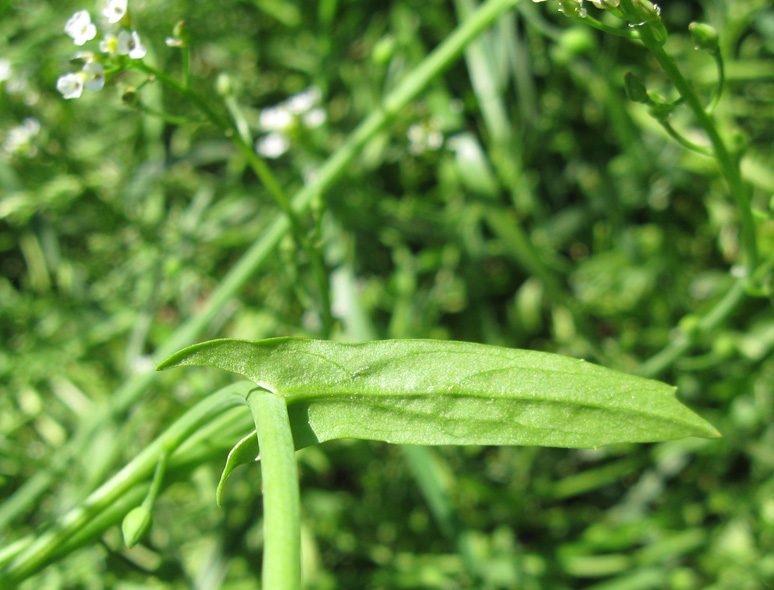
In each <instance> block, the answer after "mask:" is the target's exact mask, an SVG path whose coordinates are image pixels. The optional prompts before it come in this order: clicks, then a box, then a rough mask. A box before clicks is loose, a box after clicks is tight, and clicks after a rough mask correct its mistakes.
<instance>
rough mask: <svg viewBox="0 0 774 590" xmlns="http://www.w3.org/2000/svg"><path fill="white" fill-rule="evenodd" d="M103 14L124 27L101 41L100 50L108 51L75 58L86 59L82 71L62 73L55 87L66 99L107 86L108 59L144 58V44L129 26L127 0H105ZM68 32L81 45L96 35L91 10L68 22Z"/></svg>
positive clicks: (115, 23)
mask: <svg viewBox="0 0 774 590" xmlns="http://www.w3.org/2000/svg"><path fill="white" fill-rule="evenodd" d="M102 16H103V17H104V18H105V20H106V21H107V22H108V24H109V25H119V26H120V27H121V29H120V30H119V31H118V34H117V35H116V34H115V33H113V32H108V33H107V34H106V35H105V36H104V37H103V38H102V39H101V40H100V42H99V50H100V51H101V52H102V53H103V54H105V55H103V56H96V55H94V54H93V53H90V52H84V53H80V54H78V55H76V57H79V58H84V59H85V60H86V63H85V64H84V66H83V69H82V70H81V71H80V72H70V73H69V74H65V75H64V76H60V77H59V79H58V80H57V81H56V88H57V90H59V92H61V93H62V96H64V97H65V98H78V97H80V96H81V94H83V90H84V88H85V89H86V90H91V91H96V90H100V89H101V88H102V87H103V86H104V85H105V66H104V62H106V60H107V59H110V58H115V57H116V56H128V57H129V58H130V59H142V58H143V57H145V47H144V46H143V44H142V42H141V41H140V36H139V35H138V34H137V31H133V30H130V29H129V25H130V19H129V11H128V8H127V0H103V8H102ZM64 30H65V33H67V34H68V35H70V37H72V39H73V42H74V43H75V44H76V45H77V46H79V47H81V46H83V45H85V44H86V43H87V42H88V41H91V40H92V39H94V38H95V37H97V26H96V25H95V24H94V23H93V22H91V15H90V14H89V11H88V10H79V11H78V12H76V13H75V14H73V15H72V16H71V17H70V19H69V20H68V21H67V24H66V25H65V28H64Z"/></svg>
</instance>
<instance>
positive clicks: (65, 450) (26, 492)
mask: <svg viewBox="0 0 774 590" xmlns="http://www.w3.org/2000/svg"><path fill="white" fill-rule="evenodd" d="M518 1H519V0H488V2H486V3H485V4H483V5H482V6H481V7H480V8H479V9H478V10H476V12H475V13H474V14H472V15H471V16H470V18H468V19H467V20H466V21H465V22H464V23H462V24H461V25H460V26H459V27H457V29H455V30H454V32H453V33H452V34H451V35H449V36H448V37H447V38H446V39H445V40H444V41H443V43H441V44H440V45H439V46H438V47H437V48H436V49H435V50H434V51H433V52H432V53H431V54H430V55H428V56H427V58H425V60H424V61H423V62H422V63H420V64H419V65H418V66H417V67H416V69H414V71H413V72H411V73H410V74H409V75H408V76H406V78H405V79H404V80H403V81H402V82H401V84H400V85H399V86H398V87H397V88H396V89H395V90H394V91H393V92H391V93H390V94H389V95H388V96H387V97H386V98H385V100H384V103H383V106H382V108H381V109H377V110H375V111H373V112H372V113H371V114H370V115H369V116H368V117H367V118H366V119H365V120H364V121H363V122H362V123H361V124H360V125H359V126H358V127H357V128H356V129H355V130H354V131H353V132H352V134H351V135H350V136H349V137H348V138H347V140H346V141H345V142H344V144H343V145H342V146H341V147H340V148H339V149H338V150H337V151H336V152H335V153H334V154H332V155H331V156H330V157H329V158H328V159H327V160H326V161H325V163H324V164H323V165H322V166H321V167H320V169H319V170H318V172H317V174H316V175H315V177H314V180H312V181H311V182H309V183H308V184H305V185H304V187H303V188H302V189H301V190H300V191H298V193H296V195H295V197H294V198H293V200H292V204H293V209H294V210H295V211H298V212H301V211H305V210H307V209H308V208H309V206H310V204H311V203H312V200H313V199H314V198H315V197H317V196H319V195H322V194H323V193H325V192H326V191H327V190H328V189H330V188H331V187H332V186H333V185H334V184H335V183H336V181H338V180H339V179H340V178H341V177H342V176H343V175H344V174H345V173H346V172H347V171H348V169H349V167H350V165H351V164H352V162H353V161H354V160H355V158H356V157H357V156H358V155H359V154H360V153H361V151H362V150H363V148H364V147H365V145H366V144H367V143H368V142H369V141H370V140H371V139H372V138H373V137H375V136H376V135H377V134H378V133H379V132H380V131H381V130H382V129H384V128H385V127H386V126H387V125H388V124H389V123H390V122H391V121H392V120H393V119H394V118H395V117H396V115H397V114H398V113H399V112H400V111H401V110H403V108H405V107H406V106H407V105H408V104H409V103H410V102H411V101H412V100H414V99H415V98H416V97H417V96H418V95H419V94H420V93H421V92H422V91H423V90H424V89H425V88H427V86H428V84H430V82H431V81H432V80H433V79H434V78H436V77H437V76H438V75H440V74H441V73H442V72H443V71H445V70H446V69H448V68H449V66H451V65H452V64H453V63H454V62H455V61H456V60H457V58H459V56H460V54H461V53H462V51H463V50H464V49H465V46H466V45H467V44H468V43H470V41H471V40H473V39H475V38H476V36H477V35H478V34H479V33H481V31H483V30H484V29H485V28H486V27H488V26H489V25H491V24H492V23H493V22H494V21H495V20H496V19H497V18H498V17H499V16H500V15H501V14H503V13H504V12H505V11H506V10H509V9H510V8H512V7H513V6H515V5H516V4H517V3H518ZM175 83H176V84H177V82H176V81H175ZM203 108H205V109H207V110H208V111H211V109H210V108H209V105H207V103H206V102H205V103H204V104H203ZM215 116H216V117H217V116H218V115H217V114H215ZM289 230H290V225H289V222H288V220H287V218H286V217H285V216H277V217H275V219H274V220H273V221H272V222H271V223H270V224H269V225H268V227H267V228H266V229H265V230H264V231H263V233H262V234H261V236H260V238H259V239H258V240H257V241H256V242H255V243H254V244H253V245H252V246H251V247H250V248H249V249H248V250H247V252H245V254H244V255H243V256H242V258H241V259H240V260H239V261H238V262H237V263H236V264H235V265H234V267H233V268H232V269H231V270H230V271H229V272H228V273H227V274H226V275H225V276H224V277H223V279H222V280H221V281H220V283H219V284H218V286H217V288H216V289H215V290H214V291H213V292H212V294H211V295H210V297H209V299H208V300H207V302H206V303H205V305H204V306H203V308H202V310H201V311H200V312H199V313H197V314H196V315H195V316H193V317H191V318H190V319H188V320H187V321H186V322H185V323H184V324H182V325H181V326H180V327H179V328H177V329H176V330H175V331H174V333H173V334H172V335H171V336H170V337H169V338H168V339H167V341H166V342H165V343H164V344H163V345H162V346H161V347H159V349H158V350H157V351H156V352H155V354H154V355H153V362H155V363H159V362H161V361H162V360H164V359H165V358H167V357H168V356H169V355H171V354H172V353H174V352H176V351H178V350H180V349H181V348H184V347H185V346H187V345H189V344H191V343H193V342H194V340H195V339H196V338H197V337H198V336H199V335H200V334H201V333H202V332H203V331H204V329H205V328H206V327H207V326H208V325H210V323H211V322H212V321H213V319H214V318H215V317H217V316H218V314H219V313H220V311H221V309H223V307H224V306H225V305H226V304H227V303H228V302H229V301H231V299H232V298H233V297H234V295H235V294H236V293H237V291H239V289H241V288H242V286H243V285H244V284H245V283H246V282H247V281H248V280H249V279H250V278H251V277H252V276H253V275H254V274H255V272H256V271H257V270H258V269H259V268H260V267H261V266H262V265H263V264H264V263H265V262H266V261H267V260H268V259H269V257H270V256H271V253H272V252H273V251H274V249H275V248H276V247H277V245H278V244H279V242H280V241H281V240H282V238H283V237H284V236H285V235H286V234H287V233H288V231H289ZM155 379H156V373H155V372H154V371H147V372H145V373H140V374H138V375H136V376H135V377H133V378H131V379H129V380H128V381H127V382H125V383H124V384H123V385H122V386H121V387H120V388H119V389H118V390H117V391H116V392H115V394H114V395H113V396H112V399H113V406H112V407H111V408H110V409H109V410H108V411H107V412H100V413H99V414H96V415H94V417H93V419H91V420H90V421H89V422H87V423H86V424H85V425H84V426H83V427H82V428H80V429H79V430H78V431H77V432H76V434H75V435H74V437H73V438H72V439H70V440H69V441H68V442H67V443H66V444H65V445H64V446H62V447H60V449H59V450H58V451H57V452H55V453H54V454H53V456H52V457H51V460H50V461H49V467H48V469H46V470H41V471H38V472H37V473H36V474H35V475H33V476H32V477H31V478H30V479H28V480H27V481H26V482H25V483H24V484H23V485H22V486H21V487H20V488H19V489H18V490H16V492H14V494H13V496H11V497H10V498H9V499H8V500H6V501H5V502H3V504H2V505H0V531H2V530H4V529H5V528H6V527H7V526H8V525H9V524H10V523H11V521H13V520H14V519H15V518H16V517H18V516H19V515H20V514H21V513H22V512H24V511H25V510H26V509H27V508H28V507H29V506H30V505H32V504H34V503H35V501H36V500H37V498H38V497H40V495H41V494H42V493H43V492H45V491H46V490H47V489H48V488H49V487H50V486H51V484H52V483H53V482H54V481H55V480H56V478H57V477H58V475H59V474H60V473H62V472H63V471H64V470H65V469H67V466H68V464H69V461H70V460H71V459H72V457H74V456H75V455H76V454H78V453H80V452H81V451H82V450H83V449H84V448H85V447H86V445H87V444H88V443H89V441H90V440H91V439H92V437H93V436H94V433H96V432H98V431H99V430H100V428H102V427H103V426H104V424H105V423H108V422H109V421H110V417H111V416H118V415H120V414H121V413H123V412H125V411H126V409H127V408H129V406H131V405H132V404H133V403H135V402H136V401H137V399H138V398H139V397H140V396H141V395H142V394H143V393H144V392H145V390H146V389H147V388H148V387H149V386H150V385H151V384H152V383H153V382H154V380H155ZM52 466H53V467H52Z"/></svg>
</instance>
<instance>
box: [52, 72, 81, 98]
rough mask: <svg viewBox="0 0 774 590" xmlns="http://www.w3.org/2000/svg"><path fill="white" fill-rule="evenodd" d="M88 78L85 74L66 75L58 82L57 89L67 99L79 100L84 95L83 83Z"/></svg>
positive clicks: (60, 77)
mask: <svg viewBox="0 0 774 590" xmlns="http://www.w3.org/2000/svg"><path fill="white" fill-rule="evenodd" d="M85 78H86V76H85V75H84V74H83V72H79V73H77V74H73V73H72V72H70V73H69V74H65V75H64V76H59V78H58V79H57V81H56V89H57V90H58V91H59V92H61V93H62V96H64V97H65V98H79V97H80V96H81V94H83V83H84V81H85Z"/></svg>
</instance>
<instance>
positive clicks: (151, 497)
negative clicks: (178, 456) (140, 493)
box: [142, 450, 168, 509]
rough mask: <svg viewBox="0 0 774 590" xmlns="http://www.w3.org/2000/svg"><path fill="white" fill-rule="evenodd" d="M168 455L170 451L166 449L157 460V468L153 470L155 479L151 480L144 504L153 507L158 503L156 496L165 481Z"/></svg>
mask: <svg viewBox="0 0 774 590" xmlns="http://www.w3.org/2000/svg"><path fill="white" fill-rule="evenodd" d="M167 457H168V452H167V451H166V450H165V451H163V452H162V453H161V455H160V456H159V459H158V461H157V462H156V470H155V471H154V472H153V481H151V487H150V489H149V490H148V494H147V495H146V496H145V499H144V500H143V501H142V504H143V506H145V507H146V508H150V509H153V505H154V504H155V503H156V498H158V496H159V490H161V484H162V482H163V481H164V474H165V473H166V471H167Z"/></svg>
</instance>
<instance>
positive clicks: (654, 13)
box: [632, 0, 661, 23]
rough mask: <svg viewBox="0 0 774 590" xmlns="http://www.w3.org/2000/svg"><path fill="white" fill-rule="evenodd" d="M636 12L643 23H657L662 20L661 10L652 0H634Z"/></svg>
mask: <svg viewBox="0 0 774 590" xmlns="http://www.w3.org/2000/svg"><path fill="white" fill-rule="evenodd" d="M632 4H633V5H634V10H635V11H636V12H637V16H638V17H639V18H640V19H642V22H643V23H657V22H659V21H660V20H661V8H660V7H659V5H658V4H654V3H653V2H651V1H650V0H632Z"/></svg>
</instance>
